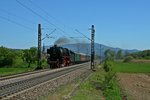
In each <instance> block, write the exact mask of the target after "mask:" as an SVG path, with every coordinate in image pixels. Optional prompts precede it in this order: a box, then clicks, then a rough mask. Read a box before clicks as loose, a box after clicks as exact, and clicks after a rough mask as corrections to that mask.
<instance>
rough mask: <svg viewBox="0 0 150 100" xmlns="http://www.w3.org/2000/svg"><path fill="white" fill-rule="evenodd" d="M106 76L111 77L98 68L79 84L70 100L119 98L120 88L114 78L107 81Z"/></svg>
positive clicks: (114, 99)
mask: <svg viewBox="0 0 150 100" xmlns="http://www.w3.org/2000/svg"><path fill="white" fill-rule="evenodd" d="M106 76H107V77H111V76H110V75H109V74H108V73H106V72H104V70H103V69H102V68H99V69H98V70H97V71H96V72H95V73H93V74H92V75H91V76H90V78H89V79H88V80H87V81H86V82H84V83H83V84H81V86H80V87H79V89H78V90H77V91H76V93H75V95H74V96H73V97H72V98H71V100H121V97H120V89H119V87H118V84H117V83H116V80H115V78H112V79H111V80H110V81H109V82H108V81H107V79H106ZM106 82H107V83H106Z"/></svg>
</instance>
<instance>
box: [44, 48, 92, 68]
mask: <svg viewBox="0 0 150 100" xmlns="http://www.w3.org/2000/svg"><path fill="white" fill-rule="evenodd" d="M47 54H48V58H47V63H48V64H49V66H50V68H51V69H54V68H60V67H66V66H69V65H73V64H79V63H84V62H88V61H90V56H89V55H87V54H84V53H76V52H73V51H71V50H69V49H68V48H63V47H59V46H57V45H54V46H52V47H50V48H49V49H47Z"/></svg>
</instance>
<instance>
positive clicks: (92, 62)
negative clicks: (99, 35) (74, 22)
mask: <svg viewBox="0 0 150 100" xmlns="http://www.w3.org/2000/svg"><path fill="white" fill-rule="evenodd" d="M94 35H95V29H94V25H92V28H91V69H92V70H93V71H95V66H94V55H95V51H94Z"/></svg>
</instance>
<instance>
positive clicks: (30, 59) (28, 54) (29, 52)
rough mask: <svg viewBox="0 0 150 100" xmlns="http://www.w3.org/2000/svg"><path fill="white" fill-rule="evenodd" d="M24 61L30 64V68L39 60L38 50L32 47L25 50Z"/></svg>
mask: <svg viewBox="0 0 150 100" xmlns="http://www.w3.org/2000/svg"><path fill="white" fill-rule="evenodd" d="M23 59H24V61H25V62H27V63H28V67H30V64H31V63H35V62H36V60H37V49H36V48H35V47H32V48H30V49H26V50H23Z"/></svg>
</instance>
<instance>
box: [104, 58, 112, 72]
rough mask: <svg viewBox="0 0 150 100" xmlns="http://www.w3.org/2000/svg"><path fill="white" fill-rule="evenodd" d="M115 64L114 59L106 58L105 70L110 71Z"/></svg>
mask: <svg viewBox="0 0 150 100" xmlns="http://www.w3.org/2000/svg"><path fill="white" fill-rule="evenodd" d="M112 65H113V61H112V60H105V63H104V70H105V72H109V70H111V66H112Z"/></svg>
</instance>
